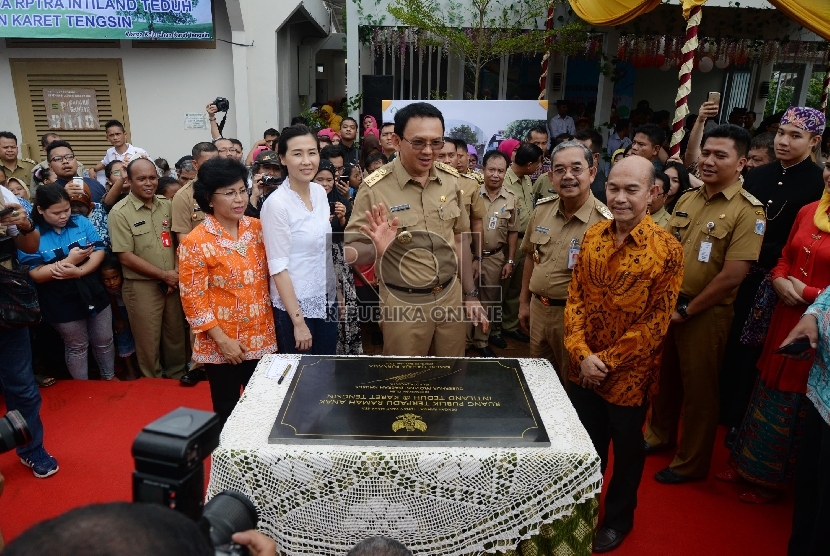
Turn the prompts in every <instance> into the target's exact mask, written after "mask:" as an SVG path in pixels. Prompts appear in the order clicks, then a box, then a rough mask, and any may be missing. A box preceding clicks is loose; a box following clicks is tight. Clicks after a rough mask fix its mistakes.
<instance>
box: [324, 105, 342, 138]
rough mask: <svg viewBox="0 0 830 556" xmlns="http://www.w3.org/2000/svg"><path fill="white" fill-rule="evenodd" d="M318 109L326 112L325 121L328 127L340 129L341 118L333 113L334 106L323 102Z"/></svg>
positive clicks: (335, 129)
mask: <svg viewBox="0 0 830 556" xmlns="http://www.w3.org/2000/svg"><path fill="white" fill-rule="evenodd" d="M320 111H321V112H325V113H326V114H328V117H327V118H326V121H327V122H328V124H329V127H330V128H331V129H332V130H333V131H340V122H342V121H343V118H342V117H341V116H338V115H337V114H335V113H334V108H332V107H331V106H330V105H328V104H324V105H323V107H322V108H321V109H320Z"/></svg>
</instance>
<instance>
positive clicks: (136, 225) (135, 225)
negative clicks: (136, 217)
mask: <svg viewBox="0 0 830 556" xmlns="http://www.w3.org/2000/svg"><path fill="white" fill-rule="evenodd" d="M146 223H147V221H146V220H142V221H141V222H136V223H135V224H133V228H138V227H139V226H143V225H144V224H146Z"/></svg>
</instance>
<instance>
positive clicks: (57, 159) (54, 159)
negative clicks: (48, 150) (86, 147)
mask: <svg viewBox="0 0 830 556" xmlns="http://www.w3.org/2000/svg"><path fill="white" fill-rule="evenodd" d="M64 160H75V155H74V154H65V155H63V156H53V157H52V158H50V159H49V162H63V161H64Z"/></svg>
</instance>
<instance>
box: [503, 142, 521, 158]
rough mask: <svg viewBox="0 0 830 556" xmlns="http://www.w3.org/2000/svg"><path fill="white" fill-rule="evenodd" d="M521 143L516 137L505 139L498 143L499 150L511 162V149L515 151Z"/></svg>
mask: <svg viewBox="0 0 830 556" xmlns="http://www.w3.org/2000/svg"><path fill="white" fill-rule="evenodd" d="M521 144H522V142H521V141H517V140H516V139H505V140H504V141H502V142H501V144H500V145H499V151H501V152H502V153H504V154H505V155H507V158H508V159H509V160H510V162H513V151H515V150H516V149H517V148H518V146H519V145H521Z"/></svg>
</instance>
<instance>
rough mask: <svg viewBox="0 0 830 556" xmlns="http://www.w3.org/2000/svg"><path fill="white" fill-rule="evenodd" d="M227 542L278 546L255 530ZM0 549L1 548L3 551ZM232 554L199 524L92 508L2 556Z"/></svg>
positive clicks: (154, 513)
mask: <svg viewBox="0 0 830 556" xmlns="http://www.w3.org/2000/svg"><path fill="white" fill-rule="evenodd" d="M229 540H232V541H233V542H234V543H236V545H239V546H241V547H244V548H247V551H248V553H250V554H251V556H274V555H275V554H277V543H275V542H274V541H273V540H272V539H270V538H268V537H267V536H265V535H264V534H262V533H260V532H258V531H256V530H255V529H248V530H245V531H241V532H234V533H233V534H232V536H231V538H230V539H229ZM1 546H2V545H0V547H1ZM232 548H233V549H234V551H233V552H231V551H230V550H227V549H225V547H224V546H215V545H214V542H213V541H212V540H211V538H210V537H209V536H208V535H207V534H205V532H204V529H202V528H201V527H200V524H197V523H196V522H194V521H192V520H190V519H188V518H187V517H185V516H184V515H182V514H180V513H178V512H175V511H173V510H171V509H169V508H165V507H162V506H157V505H153V504H129V503H126V502H110V503H107V504H90V505H89V506H83V507H80V508H75V509H73V510H69V511H68V512H66V513H64V514H62V515H60V516H58V517H55V518H52V519H48V520H46V521H42V522H40V523H38V524H37V525H34V526H33V527H31V528H29V529H28V530H26V531H24V532H23V534H21V535H20V536H19V537H17V538H16V539H14V541H12V542H11V543H9V546H8V547H7V548H6V550H5V551H4V552H3V556H23V555H26V556H28V555H31V554H49V555H50V556H70V555H72V556H74V555H77V554H84V555H87V556H146V555H147V554H153V555H155V556H214V554H234V553H242V554H244V552H242V551H241V550H240V549H239V548H238V547H233V546H232Z"/></svg>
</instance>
